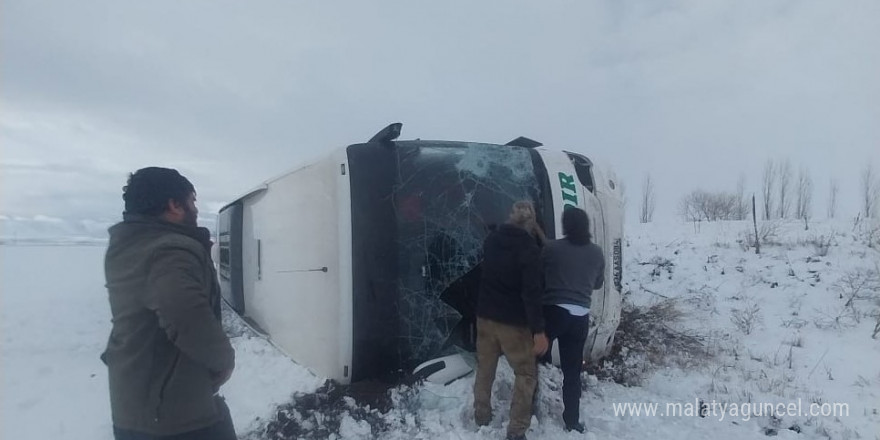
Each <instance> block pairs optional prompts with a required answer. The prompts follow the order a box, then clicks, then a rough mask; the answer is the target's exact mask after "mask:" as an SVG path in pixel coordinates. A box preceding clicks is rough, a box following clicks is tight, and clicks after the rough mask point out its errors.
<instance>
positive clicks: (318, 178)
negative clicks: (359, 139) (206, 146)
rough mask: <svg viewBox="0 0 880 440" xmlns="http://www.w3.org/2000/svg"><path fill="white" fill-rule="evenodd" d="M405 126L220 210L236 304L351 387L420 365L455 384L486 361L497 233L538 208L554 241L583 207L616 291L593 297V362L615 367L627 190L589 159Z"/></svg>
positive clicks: (521, 142)
mask: <svg viewBox="0 0 880 440" xmlns="http://www.w3.org/2000/svg"><path fill="white" fill-rule="evenodd" d="M400 128H401V125H400V124H392V125H391V126H389V127H387V128H386V129H385V130H383V131H381V132H380V133H379V134H377V135H376V136H375V137H373V139H371V140H370V141H369V142H367V143H363V144H355V145H350V146H348V147H346V148H341V149H338V150H336V151H334V152H332V153H331V154H328V155H327V156H326V157H325V158H323V159H321V160H319V161H317V162H315V163H312V164H311V165H308V166H305V167H302V168H299V169H296V170H293V171H291V172H289V173H287V174H284V175H282V176H281V177H278V178H275V179H272V180H269V181H267V182H265V183H264V184H263V185H261V186H260V187H258V188H257V189H255V190H253V191H251V192H249V193H247V194H246V195H244V196H243V197H241V198H239V199H237V200H235V201H234V202H232V203H230V204H228V205H227V206H225V207H224V208H223V209H221V210H220V216H219V221H218V222H219V225H218V234H219V237H218V243H219V269H220V270H219V273H220V281H221V286H222V290H223V297H224V299H225V300H226V302H227V303H228V304H229V305H230V306H231V307H232V308H233V309H234V310H235V311H236V312H237V313H239V314H240V315H242V316H243V317H244V318H246V319H247V320H248V321H249V322H250V323H251V324H252V325H253V326H254V327H256V328H258V329H259V330H261V331H262V332H264V333H265V334H266V335H268V337H269V339H270V340H271V341H273V343H274V344H275V345H276V346H278V347H279V348H280V349H281V350H283V351H284V352H286V353H287V355H288V356H290V357H291V358H292V359H293V360H295V361H296V362H298V363H300V364H301V365H304V366H306V367H308V368H310V369H311V370H312V371H314V372H315V373H316V374H318V375H321V376H324V377H328V378H331V379H334V380H337V381H339V382H342V383H349V382H357V381H361V380H365V379H376V378H388V377H390V376H394V375H401V376H402V375H405V374H409V373H411V372H412V371H413V368H416V367H420V368H421V369H422V371H423V372H424V374H425V375H429V374H433V373H436V372H437V371H438V370H443V369H444V367H449V368H451V369H453V370H455V371H453V372H451V373H449V374H451V375H452V376H449V374H447V375H446V376H443V375H441V376H443V377H445V378H446V379H448V378H450V377H451V378H455V377H457V376H460V375H461V374H462V373H464V372H466V371H461V370H458V369H457V368H459V367H461V365H463V363H461V362H458V365H457V366H454V365H451V364H452V363H455V362H451V363H450V362H449V361H450V360H454V357H449V356H450V355H456V354H461V353H465V352H468V351H473V350H474V349H475V347H474V341H475V316H474V309H475V306H476V295H477V290H478V288H479V279H480V261H481V250H482V243H483V239H484V238H485V237H486V235H487V234H488V231H489V227H490V225H492V224H498V223H501V222H503V221H505V220H506V218H507V215H508V213H509V210H510V207H511V205H512V204H513V203H514V202H515V201H518V200H523V199H528V200H532V201H534V204H535V207H536V210H537V213H538V217H539V223H540V224H541V226H542V227H543V228H544V231H545V232H546V235H547V237H549V238H554V237H558V236H560V235H561V217H562V211H563V209H564V208H565V206H566V205H573V206H578V207H580V208H582V209H584V210H585V211H586V212H587V213H588V214H589V215H590V219H591V228H592V231H591V232H592V234H593V237H594V239H595V242H596V243H597V244H598V245H599V246H601V247H602V248H603V249H604V250H605V255H606V260H607V262H608V264H606V267H607V273H606V274H605V275H606V276H605V279H606V280H607V282H606V283H605V286H604V287H603V288H602V289H601V290H597V291H595V292H594V293H593V299H592V308H591V327H590V333H589V338H588V340H587V346H586V349H585V355H586V356H587V358H589V359H598V358H600V357H602V356H604V355H605V354H607V352H608V350H610V348H611V343H612V340H613V337H614V333H615V330H616V329H617V325H618V322H619V320H620V306H621V273H622V272H621V271H622V267H621V264H622V262H621V240H622V235H623V206H622V202H621V196H620V192H619V187H617V186H616V185H615V182H614V180H613V179H611V178H609V177H608V176H605V175H603V174H602V172H601V171H600V170H598V169H597V168H596V167H594V166H593V164H592V162H591V161H590V160H589V159H587V158H586V157H584V156H582V155H579V154H576V153H569V152H565V151H555V150H549V149H545V148H541V144H540V143H537V142H534V141H531V140H529V139H526V138H518V139H516V140H515V141H512V142H511V143H509V144H507V145H494V144H481V143H468V142H450V141H425V140H411V141H398V140H396V139H397V137H398V135H399V133H400ZM433 359H445V361H438V362H433V363H431V362H430V361H431V360H433ZM447 363H449V364H450V365H447ZM426 366H428V367H427V368H425V367H426ZM444 380H445V379H444Z"/></svg>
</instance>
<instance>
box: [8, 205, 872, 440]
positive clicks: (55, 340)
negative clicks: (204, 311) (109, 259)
mask: <svg viewBox="0 0 880 440" xmlns="http://www.w3.org/2000/svg"><path fill="white" fill-rule="evenodd" d="M749 229H750V225H748V224H747V223H744V222H743V223H739V222H726V223H715V224H705V223H704V224H702V225H701V226H700V227H699V228H697V227H695V225H692V224H671V225H660V224H649V225H633V226H631V227H630V228H629V230H628V231H627V240H626V246H625V248H624V257H625V262H626V268H625V273H624V282H625V289H626V290H627V291H628V292H629V293H628V294H627V295H626V301H627V302H628V304H629V305H630V306H631V307H636V308H638V310H643V311H644V310H649V309H650V308H651V307H652V306H653V307H654V308H655V309H662V310H667V311H669V310H675V311H677V312H678V313H669V312H667V313H669V320H668V322H661V323H660V325H662V326H664V328H667V329H668V330H669V331H670V332H671V333H664V334H666V335H668V334H680V335H683V336H682V337H686V338H687V340H689V341H698V342H699V347H700V349H699V351H700V353H701V354H700V355H699V356H694V355H693V353H677V352H675V350H665V347H667V346H670V347H675V345H674V344H671V342H670V341H669V340H668V338H667V339H663V338H657V339H656V340H655V341H651V343H652V344H657V345H656V346H657V347H660V348H661V350H658V351H660V352H665V357H664V356H661V357H659V358H658V356H657V355H656V353H654V354H651V355H649V354H645V353H644V352H643V351H644V350H642V349H641V348H640V347H624V348H623V351H622V352H620V353H618V355H617V356H616V357H615V358H614V362H609V363H606V364H604V365H602V366H601V367H602V371H599V372H598V375H599V377H605V376H606V375H604V374H603V372H609V371H623V372H624V373H625V375H626V376H627V377H629V378H631V380H629V381H628V384H627V385H624V384H619V383H615V382H612V381H610V380H604V379H600V378H597V377H596V376H589V377H587V380H586V383H587V384H588V385H587V387H586V392H585V393H584V397H583V399H582V404H581V405H582V406H581V415H582V420H583V421H584V422H585V424H586V425H587V427H588V430H589V434H586V438H597V439H618V438H623V439H645V438H653V439H705V438H711V439H714V440H728V439H730V440H733V439H750V438H766V437H768V436H773V437H778V438H790V439H795V438H797V439H821V438H832V439H869V440H875V439H880V415H878V411H880V339H878V338H880V335H878V336H877V337H876V338H872V334H873V333H874V332H875V326H876V325H877V322H878V317H877V314H878V313H880V303H878V301H880V300H878V295H880V292H878V289H880V278H878V277H880V276H878V266H880V252H878V250H877V249H878V248H880V233H877V234H876V235H874V236H872V235H871V231H872V230H873V229H872V228H871V227H869V225H866V224H865V223H861V224H859V225H854V224H853V223H852V222H839V223H817V224H812V225H810V229H809V230H807V231H805V230H804V227H803V224H802V223H784V224H774V225H773V226H772V227H771V226H770V225H766V226H764V227H763V231H762V233H764V232H766V233H767V235H768V237H767V238H768V241H771V242H773V243H774V244H772V245H768V246H766V247H764V248H763V249H762V253H761V255H755V253H754V249H753V248H750V247H748V246H747V243H748V238H747V231H748V230H749ZM870 242H873V243H874V245H873V247H869V246H868V244H869V243H870ZM103 252H104V248H103V247H102V246H98V245H96V246H8V245H6V246H0V340H2V350H0V375H2V382H0V396H2V397H0V400H2V413H0V417H2V418H0V439H3V440H29V439H34V440H36V439H50V438H52V439H60V438H66V439H90V440H91V439H94V440H109V439H111V438H112V435H111V429H110V417H109V403H108V398H107V384H106V381H107V378H106V369H105V367H104V365H103V364H102V363H101V362H100V360H99V359H98V356H99V354H100V353H101V351H102V349H103V347H104V343H105V341H106V338H107V335H108V333H109V328H110V323H109V319H110V314H109V309H108V305H107V301H106V292H105V290H104V288H103V274H102V270H103V269H102V258H103ZM663 306H666V307H663ZM679 315H680V316H679ZM228 321H232V322H228V328H229V331H230V334H231V335H232V336H233V342H234V345H235V348H236V352H237V369H236V371H235V374H234V375H233V379H232V380H231V381H230V382H229V383H228V384H227V385H226V386H224V389H223V393H224V394H225V395H226V397H227V401H228V402H229V406H230V409H231V410H232V414H233V418H234V422H235V425H236V428H237V431H238V432H239V434H240V436H241V437H242V438H248V439H258V438H268V437H266V436H265V435H264V433H265V432H266V423H268V422H270V421H273V420H276V417H277V415H276V414H277V413H278V411H277V407H278V405H282V404H285V403H290V402H291V401H292V400H293V399H292V397H293V396H294V394H296V395H297V396H298V398H297V402H298V404H297V405H296V406H295V408H294V409H289V410H288V411H286V412H284V414H285V415H287V418H288V419H290V420H293V421H294V422H292V423H291V424H288V428H289V429H290V431H289V432H292V433H293V434H290V435H291V437H289V438H294V437H297V436H299V437H307V438H323V437H331V438H342V439H362V438H395V439H406V438H422V439H432V440H434V439H483V438H490V439H496V438H497V439H501V438H503V437H504V427H505V424H506V422H507V420H506V404H507V402H508V400H507V398H508V397H509V395H510V389H511V385H512V374H511V372H510V370H509V369H508V368H506V367H505V365H504V364H503V363H502V367H501V368H500V369H499V374H498V379H497V380H496V386H495V393H494V395H495V402H494V403H495V405H496V408H495V415H496V417H495V420H494V422H493V424H492V425H491V426H489V427H486V428H482V430H479V431H478V430H477V429H476V427H475V426H474V424H473V421H472V420H471V414H470V408H471V403H472V398H471V386H472V384H473V378H472V377H466V378H464V379H461V380H459V381H457V382H455V383H453V384H451V385H449V386H445V387H444V386H439V385H432V384H426V385H421V386H417V387H416V388H414V389H408V388H400V389H397V390H394V391H393V393H392V395H393V396H392V401H393V402H394V405H393V406H392V407H391V408H390V409H389V410H387V411H386V412H384V413H380V412H379V411H377V410H376V409H375V408H366V407H364V406H359V405H357V404H356V403H354V401H352V400H350V399H341V400H338V401H336V402H330V403H327V406H326V407H324V406H322V404H321V403H320V402H326V401H322V400H321V396H322V394H321V393H315V391H316V390H318V389H319V387H321V385H322V384H323V382H324V380H323V379H322V378H318V377H315V376H313V375H312V374H310V373H309V372H308V371H307V370H306V369H304V368H302V367H299V366H298V365H296V364H295V363H293V362H291V361H290V360H288V359H287V358H285V357H284V356H282V355H280V354H279V353H278V352H277V351H276V350H275V349H274V348H273V347H272V346H271V344H269V343H268V342H266V341H265V340H263V339H261V338H260V337H258V336H256V335H254V334H253V333H252V332H249V331H248V330H247V329H246V328H244V326H243V325H242V324H241V323H240V322H235V321H234V320H228ZM655 324H656V323H655ZM642 348H643V347H642ZM560 383H561V377H560V374H559V372H558V371H556V370H553V369H546V368H542V370H541V381H540V386H539V388H540V394H539V397H538V400H537V408H536V417H535V419H534V421H533V424H532V428H531V430H530V432H529V433H528V434H529V436H530V438H533V439H577V438H585V435H584V434H575V433H566V432H564V431H563V430H562V426H561V421H560V420H559V416H558V414H559V413H560V411H561V402H560V396H559V392H558V391H555V389H558V387H559V386H560ZM303 402H313V404H312V405H311V406H309V405H303V404H302V403H303ZM314 402H318V403H314ZM695 402H703V404H704V406H703V408H704V409H706V410H708V411H709V413H708V414H704V415H705V417H700V416H699V415H694V414H685V415H675V416H673V415H670V414H665V415H666V416H665V417H664V416H663V415H664V413H665V411H666V409H667V406H666V405H667V404H668V403H669V404H682V405H683V406H682V407H683V408H684V409H685V410H686V409H687V405H692V406H694V405H695ZM713 402H715V403H717V404H719V405H720V404H725V405H728V406H727V412H726V413H724V414H722V413H721V412H720V406H719V407H717V408H713V407H710V406H709V405H712V403H713ZM762 402H766V403H772V404H789V403H794V404H797V403H798V402H801V406H802V409H803V411H809V408H810V406H811V404H818V405H825V406H824V407H817V408H819V410H820V411H821V410H823V409H828V410H829V411H830V410H831V408H830V405H834V404H845V405H847V406H848V407H847V410H848V414H844V415H837V416H834V415H831V416H822V415H819V416H812V415H810V414H795V415H790V414H781V415H778V416H772V417H771V416H769V415H767V414H764V415H760V416H752V417H748V416H743V415H732V414H731V413H730V410H731V406H730V405H731V404H736V405H738V406H740V405H742V404H746V403H762ZM626 403H633V404H642V403H644V404H650V403H657V404H659V405H660V406H659V409H658V410H657V415H656V416H646V415H644V414H642V415H641V416H636V415H621V414H616V413H615V405H616V404H626ZM331 406H333V408H330V407H331ZM696 406H698V405H696ZM743 406H744V405H743ZM698 407H699V406H698ZM837 410H842V408H840V407H838V408H837ZM722 416H724V417H723V419H722ZM275 426H276V428H277V427H278V426H280V425H278V424H277V423H276V424H275ZM280 431H283V429H282V430H280ZM280 431H279V430H278V429H276V430H274V431H273V432H276V433H278V432H280ZM328 431H330V432H329V433H328ZM275 438H281V437H275Z"/></svg>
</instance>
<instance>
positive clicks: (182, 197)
mask: <svg viewBox="0 0 880 440" xmlns="http://www.w3.org/2000/svg"><path fill="white" fill-rule="evenodd" d="M195 191H196V190H195V187H193V184H192V183H190V181H189V180H187V178H186V177H183V176H182V175H181V174H180V173H178V172H177V170H175V169H171V168H159V167H148V168H141V169H139V170H137V171H135V172H134V173H133V174H129V176H128V184H126V185H125V187H124V188H122V199H123V200H125V213H126V214H141V215H148V216H153V217H158V216H160V215H162V213H164V212H165V209H166V208H167V207H168V200H174V201H176V202H177V203H180V204H184V203H186V202H187V199H188V198H189V196H190V194H192V193H194V192H195Z"/></svg>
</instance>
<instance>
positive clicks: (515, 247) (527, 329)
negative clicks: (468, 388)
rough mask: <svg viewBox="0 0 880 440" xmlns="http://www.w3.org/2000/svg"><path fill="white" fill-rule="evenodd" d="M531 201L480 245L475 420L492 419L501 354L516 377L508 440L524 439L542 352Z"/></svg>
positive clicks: (515, 207)
mask: <svg viewBox="0 0 880 440" xmlns="http://www.w3.org/2000/svg"><path fill="white" fill-rule="evenodd" d="M537 230H538V227H537V223H536V220H535V209H534V207H533V205H532V203H531V202H528V201H523V202H517V203H515V204H514V205H513V210H512V211H511V214H510V218H509V219H508V221H507V223H505V224H503V225H501V226H500V227H499V228H498V229H497V230H495V231H493V232H491V233H490V234H489V236H488V237H487V238H486V241H485V242H484V244H483V263H482V279H481V281H480V293H479V298H478V301H477V374H476V379H475V380H474V421H475V422H476V423H477V425H479V426H482V425H488V424H489V422H490V421H491V420H492V404H491V401H492V383H493V382H494V381H495V370H496V367H497V366H498V357H499V356H501V355H502V354H504V356H505V357H506V358H507V361H508V363H509V364H510V366H511V367H512V368H513V372H514V374H515V376H516V379H515V381H514V386H513V397H512V399H511V402H510V424H509V425H508V427H507V438H508V439H510V440H520V439H525V432H526V430H528V428H529V424H530V423H531V417H532V397H533V395H534V393H535V385H536V384H537V366H536V360H535V357H536V356H540V355H542V354H544V352H545V351H546V350H547V344H548V343H547V338H546V336H545V335H544V318H543V315H542V310H541V296H542V288H541V269H540V260H539V259H540V250H539V248H538V243H537V239H536V238H537V237H535V236H533V235H532V233H533V232H532V231H537Z"/></svg>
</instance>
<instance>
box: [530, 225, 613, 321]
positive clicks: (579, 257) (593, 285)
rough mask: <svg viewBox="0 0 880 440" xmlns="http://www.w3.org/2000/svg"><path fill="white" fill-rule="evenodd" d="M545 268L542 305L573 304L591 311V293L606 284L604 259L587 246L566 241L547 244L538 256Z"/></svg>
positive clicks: (553, 241) (600, 254) (595, 248)
mask: <svg viewBox="0 0 880 440" xmlns="http://www.w3.org/2000/svg"><path fill="white" fill-rule="evenodd" d="M541 264H542V266H543V268H544V297H543V301H542V302H543V303H544V304H574V305H578V306H583V307H587V308H589V307H590V300H591V297H592V295H593V290H595V289H600V288H602V285H603V284H604V282H605V256H604V255H603V253H602V249H601V248H600V247H599V246H597V245H595V244H593V243H590V244H588V245H585V246H578V245H575V244H572V243H571V242H570V241H568V240H567V239H564V238H563V239H561V240H550V241H548V242H547V243H546V244H545V245H544V249H543V251H542V252H541Z"/></svg>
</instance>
